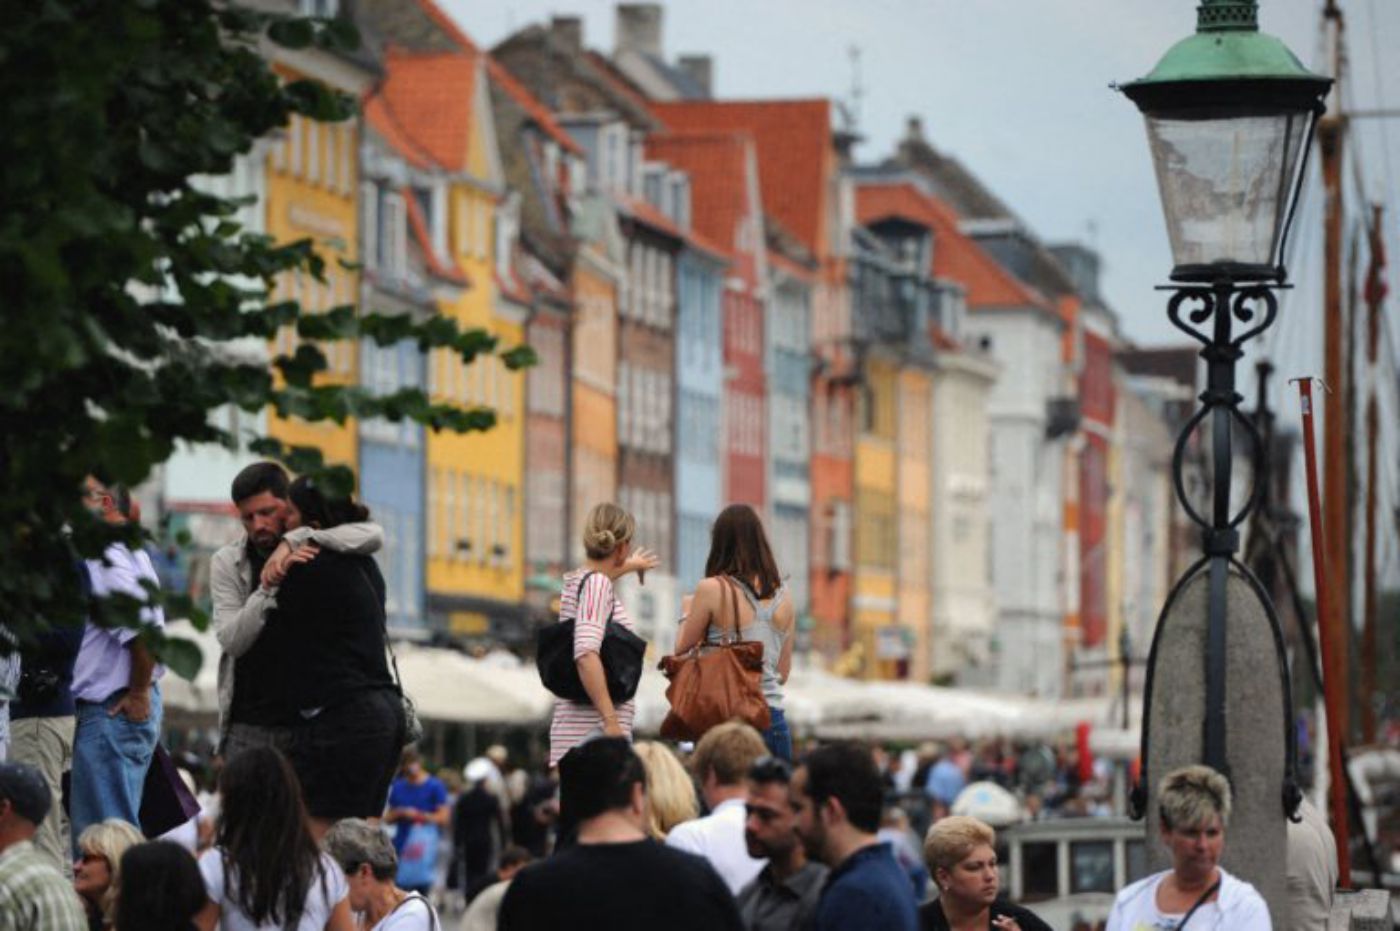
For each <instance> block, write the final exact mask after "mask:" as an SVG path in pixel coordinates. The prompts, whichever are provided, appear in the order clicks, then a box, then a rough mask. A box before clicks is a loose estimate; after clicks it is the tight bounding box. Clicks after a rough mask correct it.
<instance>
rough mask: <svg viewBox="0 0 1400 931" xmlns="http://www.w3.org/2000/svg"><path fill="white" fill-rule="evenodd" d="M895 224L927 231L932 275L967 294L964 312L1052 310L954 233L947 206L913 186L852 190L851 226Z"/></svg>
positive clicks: (973, 244) (955, 220)
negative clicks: (908, 224) (854, 223)
mask: <svg viewBox="0 0 1400 931" xmlns="http://www.w3.org/2000/svg"><path fill="white" fill-rule="evenodd" d="M892 217H893V218H899V219H903V220H907V221H910V222H914V223H917V224H919V225H922V226H927V227H928V228H929V229H931V230H933V237H934V239H933V243H934V245H933V269H932V271H933V274H934V276H935V277H938V278H947V279H951V280H953V281H956V282H958V283H960V284H962V285H963V286H964V287H965V288H967V303H968V306H969V307H988V308H990V307H1035V308H1040V309H1043V310H1047V311H1049V310H1052V309H1051V307H1050V304H1049V303H1048V302H1047V301H1046V300H1045V298H1044V296H1042V295H1041V294H1040V293H1039V292H1038V291H1036V290H1035V289H1034V288H1031V287H1030V286H1029V285H1026V284H1024V283H1023V282H1021V281H1020V280H1019V279H1017V278H1016V277H1015V276H1014V275H1012V274H1011V273H1010V272H1008V271H1007V270H1006V269H1005V268H1003V267H1002V266H1001V264H1000V263H998V262H997V261H996V260H995V259H993V258H992V257H991V256H990V255H988V254H987V253H986V252H985V251H984V250H983V249H982V247H981V246H979V245H977V243H976V242H974V241H973V240H972V239H971V238H969V237H968V236H966V235H965V234H963V233H962V232H961V231H960V230H959V229H958V218H957V215H956V214H954V213H953V211H952V210H951V209H950V208H949V207H948V205H947V204H945V203H943V202H942V201H940V200H938V199H937V198H936V197H933V196H931V195H929V194H925V193H924V192H923V191H921V190H919V189H918V188H917V187H916V186H914V185H913V184H910V183H908V182H896V183H891V184H862V185H860V186H859V187H857V188H856V221H857V222H858V223H860V224H861V225H863V226H864V225H869V224H871V223H876V222H879V221H880V220H883V219H889V218H892Z"/></svg>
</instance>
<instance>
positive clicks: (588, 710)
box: [549, 569, 636, 767]
mask: <svg viewBox="0 0 1400 931" xmlns="http://www.w3.org/2000/svg"><path fill="white" fill-rule="evenodd" d="M586 571H587V570H584V569H575V570H574V571H573V572H570V573H568V574H567V575H565V576H564V588H563V592H562V593H561V595H560V599H559V620H560V622H563V621H567V620H569V619H570V618H574V619H575V623H574V658H575V659H577V658H578V657H580V656H583V655H584V654H585V653H597V652H598V649H599V647H600V646H601V644H602V642H603V632H604V630H606V629H607V623H608V615H609V611H610V610H611V614H612V619H613V620H614V621H617V622H618V623H619V624H621V625H622V626H623V627H626V628H627V629H628V630H633V629H634V628H633V626H632V620H631V618H629V617H628V616H627V609H626V608H624V607H623V606H622V602H621V601H619V600H618V598H617V595H616V593H615V592H614V591H613V584H612V579H609V578H608V577H607V576H606V575H604V574H603V573H601V572H594V573H592V574H591V575H589V576H588V580H587V582H586V583H585V584H584V585H583V591H582V593H580V592H579V582H580V581H581V580H582V579H583V576H584V573H585V572H586ZM635 712H636V703H635V702H633V701H625V702H623V703H622V704H620V705H618V706H617V723H618V725H619V726H620V727H621V728H622V732H623V733H624V734H626V735H627V739H628V740H631V739H632V717H633V715H634V714H635ZM602 732H603V716H602V715H601V714H599V713H598V709H596V708H594V707H593V704H592V702H576V701H569V700H568V699H564V698H559V699H555V702H554V719H553V721H551V722H550V725H549V765H550V766H551V767H553V766H556V765H558V763H559V760H560V758H561V757H563V755H564V754H566V753H568V752H569V751H570V750H572V749H573V748H574V747H577V746H578V745H579V744H581V743H583V741H584V740H585V739H586V738H588V737H589V736H592V735H595V734H601V733H602Z"/></svg>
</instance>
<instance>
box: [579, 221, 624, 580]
mask: <svg viewBox="0 0 1400 931" xmlns="http://www.w3.org/2000/svg"><path fill="white" fill-rule="evenodd" d="M586 213H587V215H588V216H589V217H590V218H594V216H593V215H594V214H596V215H597V216H596V219H597V222H598V224H599V226H600V227H603V224H605V223H611V222H613V221H612V218H611V216H610V214H611V210H610V208H609V205H607V204H604V203H592V204H589V205H588V207H587V208H586ZM613 232H614V234H615V230H614V231H613ZM619 248H620V246H619ZM621 274H622V272H621V268H620V267H619V266H618V264H617V263H616V262H615V261H613V260H612V259H610V258H609V257H608V253H607V249H606V238H605V237H602V236H601V235H600V237H599V239H598V240H595V241H590V242H586V243H584V244H583V246H582V247H581V248H580V249H579V254H578V262H577V263H576V264H575V266H574V275H573V282H572V284H573V293H574V306H575V307H576V308H577V310H576V319H575V324H574V332H573V343H574V346H573V392H572V393H573V411H572V415H573V417H572V423H573V430H572V434H571V438H572V446H573V449H572V456H571V460H570V461H571V464H572V468H571V471H572V475H570V477H569V481H570V485H571V487H570V495H571V497H572V500H573V501H574V502H575V505H574V509H573V523H574V526H573V527H570V528H569V553H570V554H571V556H572V558H573V559H574V560H575V561H580V560H582V559H583V555H584V554H583V522H584V520H585V519H586V517H587V516H588V510H589V508H591V507H592V506H593V505H595V504H599V503H601V502H604V501H616V500H617V282H618V280H619V279H620V277H621Z"/></svg>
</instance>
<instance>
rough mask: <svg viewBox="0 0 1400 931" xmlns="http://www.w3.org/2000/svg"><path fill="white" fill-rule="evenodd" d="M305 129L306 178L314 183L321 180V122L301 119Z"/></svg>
mask: <svg viewBox="0 0 1400 931" xmlns="http://www.w3.org/2000/svg"><path fill="white" fill-rule="evenodd" d="M302 127H303V128H304V129H305V131H306V180H307V181H310V182H311V183H312V184H315V183H316V182H317V181H320V180H321V150H320V143H321V124H320V123H318V122H316V121H315V120H302Z"/></svg>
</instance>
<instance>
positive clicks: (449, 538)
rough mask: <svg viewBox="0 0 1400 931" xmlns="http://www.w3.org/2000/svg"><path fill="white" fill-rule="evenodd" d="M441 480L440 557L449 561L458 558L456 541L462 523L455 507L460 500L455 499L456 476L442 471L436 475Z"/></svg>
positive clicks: (459, 535)
mask: <svg viewBox="0 0 1400 931" xmlns="http://www.w3.org/2000/svg"><path fill="white" fill-rule="evenodd" d="M438 479H439V480H440V482H441V485H440V486H439V489H440V491H441V492H442V504H441V518H440V520H441V522H442V532H443V538H444V539H443V548H442V557H443V558H444V559H446V560H448V561H449V562H456V561H457V559H458V558H459V555H458V550H457V541H458V539H459V538H460V537H461V530H462V525H461V523H460V522H459V517H460V515H459V514H458V513H457V508H458V507H459V504H460V502H459V501H458V500H457V476H456V475H455V474H454V473H453V472H450V471H444V472H442V473H441V474H439V475H438Z"/></svg>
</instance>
